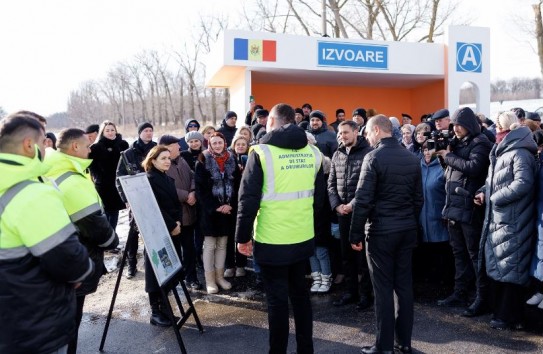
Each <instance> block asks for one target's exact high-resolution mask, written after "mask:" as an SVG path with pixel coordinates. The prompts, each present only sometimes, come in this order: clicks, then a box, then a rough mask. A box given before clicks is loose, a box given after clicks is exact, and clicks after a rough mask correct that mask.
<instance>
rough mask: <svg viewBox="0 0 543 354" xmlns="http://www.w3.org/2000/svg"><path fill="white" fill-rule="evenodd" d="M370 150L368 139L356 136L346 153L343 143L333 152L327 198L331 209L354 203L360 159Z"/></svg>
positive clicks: (360, 166) (360, 164)
mask: <svg viewBox="0 0 543 354" xmlns="http://www.w3.org/2000/svg"><path fill="white" fill-rule="evenodd" d="M371 150H372V148H371V146H370V144H369V143H368V141H367V140H366V139H365V138H363V137H358V139H357V141H356V145H354V146H353V147H351V150H350V151H349V153H348V154H347V149H346V148H345V146H344V145H343V144H341V145H340V146H339V148H338V149H337V151H336V152H335V153H334V156H333V157H332V166H331V168H330V175H329V176H328V198H329V200H330V207H331V208H332V210H336V208H337V207H338V205H341V204H348V203H351V204H353V203H354V195H355V193H356V186H357V185H358V177H359V176H360V171H361V169H362V161H363V160H364V156H366V154H367V153H368V152H370V151H371Z"/></svg>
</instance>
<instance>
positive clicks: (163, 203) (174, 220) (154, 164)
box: [142, 145, 183, 327]
mask: <svg viewBox="0 0 543 354" xmlns="http://www.w3.org/2000/svg"><path fill="white" fill-rule="evenodd" d="M142 166H143V169H144V170H145V172H147V177H148V178H149V184H150V185H151V189H152V190H153V194H154V195H155V199H156V201H157V204H158V207H159V208H160V213H161V214H162V218H163V219H164V223H165V224H166V228H167V229H168V232H169V233H170V235H171V236H172V241H173V244H174V246H175V249H176V251H177V253H178V255H179V253H180V251H181V240H180V239H179V235H180V234H181V223H182V217H183V214H182V213H183V211H182V208H181V203H180V202H179V199H178V198H177V190H176V188H175V183H174V180H173V179H172V178H171V177H170V176H168V175H167V174H166V171H167V170H168V169H169V168H170V166H171V160H170V151H169V150H168V148H167V147H165V146H164V145H158V146H155V147H153V148H152V149H151V150H150V151H149V153H148V154H147V157H146V158H145V160H143V162H142ZM144 254H145V291H146V292H147V293H148V294H149V303H150V305H151V320H150V322H151V324H152V325H155V326H162V327H167V326H170V325H171V322H170V320H169V319H168V316H167V315H166V314H165V313H164V312H163V310H164V307H163V304H162V298H161V295H160V287H159V285H158V282H157V280H156V278H155V274H154V272H153V268H152V266H151V263H150V262H149V258H148V255H147V253H146V252H144Z"/></svg>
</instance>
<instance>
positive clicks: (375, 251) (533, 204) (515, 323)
mask: <svg viewBox="0 0 543 354" xmlns="http://www.w3.org/2000/svg"><path fill="white" fill-rule="evenodd" d="M420 121H421V122H420V123H419V124H417V125H413V124H412V123H413V118H412V117H411V116H410V115H409V114H406V113H402V114H401V120H400V119H398V118H396V117H386V116H384V115H382V114H379V113H378V112H377V111H376V110H374V109H368V110H366V109H364V108H356V109H354V110H353V111H352V119H347V117H346V112H345V110H344V109H342V108H339V109H337V110H336V112H335V120H334V121H331V119H328V117H327V115H326V114H325V113H324V112H322V111H320V110H316V109H313V108H312V106H311V105H310V104H309V103H306V104H304V105H302V107H301V108H293V107H290V106H288V105H285V104H278V105H276V106H274V107H271V109H270V110H269V111H268V110H266V109H264V107H262V106H259V105H257V104H255V103H254V102H251V105H250V110H249V111H248V112H247V114H246V115H245V120H244V124H238V117H237V114H236V113H235V112H233V111H227V112H226V113H225V116H224V119H223V120H222V122H221V124H220V126H219V127H214V126H211V125H208V126H203V127H202V125H201V122H199V121H197V120H196V119H188V120H186V122H185V127H184V128H185V129H184V131H183V132H182V135H183V136H182V137H181V138H179V137H176V136H174V135H170V134H167V135H162V136H161V137H159V138H158V139H157V142H155V141H153V135H154V127H153V125H152V124H151V123H149V122H143V123H141V124H139V126H138V129H137V133H138V138H137V139H136V140H135V141H134V142H133V143H132V144H130V145H129V144H128V143H127V142H126V141H125V140H123V138H122V136H121V134H120V133H119V132H118V131H117V127H116V125H115V124H114V123H113V122H111V121H104V122H102V123H101V124H99V125H98V124H93V125H91V126H89V127H87V128H86V130H81V129H77V128H69V129H64V130H62V131H61V132H60V133H59V134H58V137H57V136H55V134H53V133H51V132H47V133H46V132H45V119H44V118H43V117H41V116H39V115H37V114H35V113H32V112H26V111H21V112H17V113H14V114H12V115H10V116H8V117H7V118H5V119H3V120H2V121H1V123H0V171H3V172H4V173H3V175H4V176H11V177H10V178H4V179H2V182H0V207H1V209H0V215H2V221H1V223H0V231H1V232H0V241H2V242H0V260H1V261H2V263H1V265H0V273H2V274H3V277H1V279H2V280H1V281H0V289H2V290H0V295H1V296H5V297H6V298H8V299H9V301H6V302H5V304H4V302H3V303H2V307H3V306H7V307H6V308H1V309H0V311H5V310H6V309H7V308H8V307H17V306H19V305H20V304H19V303H18V301H19V300H17V298H16V297H15V296H14V294H15V293H16V292H17V291H18V290H17V289H18V288H22V287H24V285H25V283H26V282H27V281H34V280H35V281H37V282H41V283H42V284H43V283H45V284H44V285H42V286H41V287H38V288H37V289H34V290H32V291H31V294H30V295H31V296H32V297H35V299H36V301H35V304H34V305H33V307H32V308H29V309H26V310H24V311H25V313H27V315H26V316H25V321H27V322H28V323H27V324H24V323H22V322H21V326H19V327H17V326H14V327H11V328H10V331H7V332H3V333H2V334H0V336H1V340H0V352H4V351H5V350H3V349H6V348H8V349H13V348H19V349H20V350H22V351H25V350H26V351H28V352H33V351H36V350H38V349H39V350H38V351H43V350H46V351H51V352H54V353H56V352H58V353H64V352H70V353H75V352H76V349H77V328H78V326H79V323H80V321H81V316H82V313H83V305H84V300H85V296H86V295H88V294H90V293H92V292H94V291H96V288H97V285H98V280H99V278H100V276H101V275H103V274H104V271H105V268H104V266H103V252H104V251H106V250H113V249H115V248H116V247H117V244H118V237H117V235H116V233H115V228H116V226H117V222H118V217H119V211H120V210H123V209H125V208H128V209H130V206H129V204H128V202H127V199H126V197H125V195H124V193H123V191H122V187H121V185H120V183H119V181H118V177H120V176H125V175H133V174H137V173H146V174H147V177H148V179H149V183H150V185H151V189H152V191H153V194H154V195H155V198H156V200H157V203H158V205H159V208H160V211H161V213H162V216H163V219H164V223H165V225H166V228H167V229H168V232H169V233H170V235H171V238H172V241H173V244H174V246H175V249H176V251H177V252H178V254H179V257H180V259H181V260H182V267H183V272H182V273H183V276H184V281H185V283H186V285H187V287H188V288H190V289H192V290H200V289H202V287H203V288H204V289H205V291H206V292H207V293H209V294H215V293H218V292H219V291H228V290H230V289H231V288H232V279H233V278H235V277H245V276H247V269H246V267H247V264H248V257H251V256H252V257H253V269H254V272H255V275H256V278H257V284H258V285H259V286H260V285H261V286H263V288H264V290H265V292H266V297H267V299H266V300H267V303H268V310H269V325H270V352H274V353H275V352H277V353H281V352H284V351H285V350H286V344H287V342H288V300H289V298H290V301H291V303H292V305H293V310H294V316H295V319H296V333H297V344H298V352H300V353H311V352H313V344H312V311H311V303H310V301H309V294H310V293H314V294H319V293H320V294H322V293H327V292H329V291H330V290H331V289H332V288H333V287H334V286H338V285H340V284H345V286H342V287H341V289H345V290H344V292H343V293H341V294H339V295H338V297H337V298H336V299H335V300H334V301H333V303H332V304H333V306H337V307H341V306H349V305H350V304H353V305H354V306H355V307H356V309H358V310H364V309H367V308H370V307H372V306H374V308H375V312H376V318H377V335H376V341H375V343H374V345H371V346H368V347H364V348H363V350H362V351H363V353H389V352H390V353H391V352H393V351H394V350H396V351H400V352H402V353H410V352H411V351H412V349H411V332H412V327H413V283H412V277H413V273H412V272H413V270H414V272H415V276H417V275H418V274H416V273H418V272H420V273H424V277H431V278H436V279H437V281H439V282H440V284H449V283H450V284H451V285H453V286H452V291H451V293H450V295H449V296H447V297H446V298H444V299H440V300H439V301H438V303H437V305H438V306H444V307H463V308H464V312H463V313H462V315H463V316H465V317H475V316H480V315H483V314H487V313H492V314H493V316H492V320H491V322H490V326H491V327H492V328H495V329H520V328H522V324H523V317H522V314H523V312H524V310H523V309H524V305H525V304H527V305H530V306H536V307H539V308H540V309H543V227H542V226H541V225H543V220H542V217H541V215H542V210H543V173H542V172H541V171H540V168H539V166H540V163H541V158H540V154H539V153H540V151H541V150H542V149H543V130H541V119H540V117H539V115H537V114H535V113H530V112H525V111H524V110H523V109H521V108H514V109H512V110H511V111H506V112H502V113H500V114H499V115H498V116H497V117H496V118H495V122H493V121H491V120H490V119H488V118H486V117H485V116H484V115H482V114H475V113H474V112H473V111H472V110H471V109H470V108H460V109H458V110H456V111H455V112H454V113H453V114H452V115H451V114H450V113H449V111H448V110H447V109H440V110H438V111H436V112H434V113H431V114H427V115H423V116H422V117H421V119H420ZM38 182H44V183H38ZM53 187H55V188H56V189H57V191H58V192H55V189H54V188H53ZM40 195H43V196H44V197H46V198H50V199H47V200H48V201H49V200H50V201H49V202H47V203H44V204H43V207H42V208H41V209H40V210H38V211H34V210H33V211H28V213H29V215H26V216H25V213H26V212H27V211H25V212H22V210H23V209H25V208H24V207H22V205H24V200H25V198H36V197H37V196H40ZM42 209H43V210H42ZM2 213H3V214H2ZM30 214H31V215H30ZM294 214H296V215H297V217H296V218H292V215H294ZM25 217H28V219H26V220H30V221H31V222H25V223H22V224H24V225H22V224H21V223H20V220H25V219H24V218H25ZM42 218H43V219H42ZM45 218H48V219H50V220H53V221H54V222H52V223H43V221H42V220H44V219H45ZM20 224H21V225H20ZM49 225H52V226H51V227H49ZM45 226H47V227H45ZM129 226H130V228H129V232H128V238H127V242H126V252H127V259H128V268H127V271H126V274H125V276H126V277H127V278H129V279H130V278H133V277H134V276H135V275H136V273H137V272H138V267H137V260H138V259H137V251H138V245H139V231H138V227H137V224H136V222H135V219H134V217H133V215H132V214H131V213H130V222H129ZM78 241H79V242H78ZM253 247H254V254H253ZM144 259H145V291H146V292H147V293H148V297H149V306H150V308H151V318H150V323H151V324H153V325H157V326H163V327H167V326H170V325H171V324H172V323H171V322H170V319H169V317H168V316H167V315H166V312H165V307H164V304H163V303H162V302H163V299H162V297H161V294H160V288H159V285H158V283H157V280H156V278H155V276H154V273H153V271H152V268H151V266H150V264H149V261H148V257H147V254H146V253H145V251H144ZM16 262H19V263H20V265H16ZM23 263H27V265H25V264H23ZM65 264H70V265H71V266H70V267H65V266H63V265H65ZM198 267H201V268H203V270H204V279H205V285H204V286H202V284H201V282H200V280H201V279H199V278H198V272H197V269H198ZM23 272H26V273H28V274H26V273H24V274H23ZM306 276H309V277H310V278H311V284H310V285H306V284H307V283H306V282H305V280H304V279H305V277H306ZM38 278H39V279H38ZM33 279H34V280H33ZM13 289H15V290H13ZM74 289H75V290H74ZM21 291H23V290H21ZM42 292H43V294H42ZM53 292H58V295H55V296H54V298H51V297H52V295H51V294H52V293H53ZM394 295H396V296H397V302H396V304H395V301H394ZM72 303H73V306H72V305H70V304H72ZM39 306H44V307H47V308H49V309H50V310H51V311H53V310H55V309H59V308H61V307H62V308H63V310H62V311H60V312H59V315H56V316H57V317H56V318H57V319H58V321H59V323H58V324H56V325H55V326H49V327H44V330H43V331H40V334H39V335H38V336H34V337H33V339H32V340H31V341H29V340H28V336H29V334H28V333H27V331H28V329H27V328H28V327H31V326H34V325H35V324H39V326H46V324H47V323H48V322H47V321H51V318H52V317H51V316H50V315H48V313H43V312H40V311H35V309H36V308H38V307H39ZM395 306H396V308H395ZM14 315H15V314H14ZM60 317H62V318H60ZM72 319H74V323H76V327H75V328H68V327H70V326H69V323H71V322H70V321H71V320H72ZM285 321H286V322H285ZM285 323H286V324H285ZM285 326H286V332H285ZM40 328H41V327H40ZM34 329H35V328H34ZM56 330H58V331H61V332H62V335H60V334H57V333H53V331H56ZM33 332H34V333H35V331H33ZM59 333H60V332H59ZM7 352H9V350H7Z"/></svg>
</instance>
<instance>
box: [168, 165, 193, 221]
mask: <svg viewBox="0 0 543 354" xmlns="http://www.w3.org/2000/svg"><path fill="white" fill-rule="evenodd" d="M166 174H167V175H168V176H170V177H171V178H172V179H173V181H174V183H175V189H176V191H177V198H178V199H179V202H180V203H181V207H182V209H183V223H182V225H183V226H190V225H192V224H194V223H195V222H196V217H197V210H196V205H188V204H187V203H186V201H187V198H188V196H189V193H190V192H193V191H195V190H196V186H195V183H194V171H192V170H191V169H190V167H189V165H188V164H187V162H186V161H185V159H183V158H181V156H178V157H177V158H176V159H174V160H172V165H171V166H170V169H169V170H168V171H166Z"/></svg>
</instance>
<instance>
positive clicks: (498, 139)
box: [496, 130, 510, 144]
mask: <svg viewBox="0 0 543 354" xmlns="http://www.w3.org/2000/svg"><path fill="white" fill-rule="evenodd" d="M509 132H510V130H504V131H503V132H499V133H496V144H499V143H501V142H502V140H503V139H504V138H505V136H506V135H507V134H509Z"/></svg>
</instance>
